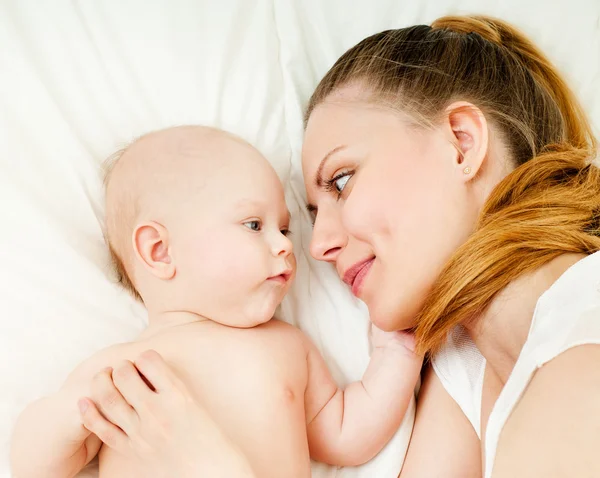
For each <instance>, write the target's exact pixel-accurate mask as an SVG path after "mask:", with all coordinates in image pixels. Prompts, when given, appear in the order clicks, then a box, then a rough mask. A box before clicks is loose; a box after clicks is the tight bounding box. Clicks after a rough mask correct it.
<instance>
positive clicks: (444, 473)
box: [400, 366, 482, 478]
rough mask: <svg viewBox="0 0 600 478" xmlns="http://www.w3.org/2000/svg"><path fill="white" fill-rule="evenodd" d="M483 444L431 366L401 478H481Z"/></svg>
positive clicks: (425, 378) (421, 392) (425, 381)
mask: <svg viewBox="0 0 600 478" xmlns="http://www.w3.org/2000/svg"><path fill="white" fill-rule="evenodd" d="M481 476H482V470H481V444H480V441H479V437H478V436H477V434H476V433H475V430H474V429H473V426H472V425H471V422H469V420H468V419H467V417H466V416H465V414H464V413H463V412H462V410H461V409H460V407H459V406H458V404H457V403H456V402H455V401H454V400H453V399H452V397H451V396H450V395H449V394H448V392H446V390H445V389H444V387H443V385H442V383H441V382H440V379H439V378H438V377H437V376H436V375H435V372H434V371H433V369H432V368H431V366H429V367H428V368H427V370H426V372H425V376H424V379H423V384H422V385H421V390H420V392H419V396H418V398H417V414H416V417H415V425H414V428H413V433H412V437H411V440H410V445H409V447H408V452H407V455H406V459H405V461H404V466H403V468H402V472H401V473H400V478H481Z"/></svg>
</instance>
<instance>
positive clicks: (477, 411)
mask: <svg viewBox="0 0 600 478" xmlns="http://www.w3.org/2000/svg"><path fill="white" fill-rule="evenodd" d="M595 146H596V145H595V140H594V138H593V135H592V133H591V130H590V127H589V125H588V122H587V120H586V118H585V115H584V113H583V111H582V109H581V108H580V106H579V104H578V103H577V101H576V99H575V98H574V96H573V95H572V93H571V92H570V90H569V89H568V87H567V86H566V85H565V83H564V82H563V80H562V79H561V78H560V76H559V75H558V73H557V72H556V71H555V69H554V68H553V67H552V65H551V64H550V63H549V62H548V60H547V59H546V58H545V57H544V56H543V55H542V54H541V53H540V52H539V51H538V50H537V49H536V48H535V47H534V46H533V45H532V44H531V43H530V42H529V41H528V40H527V39H526V38H525V37H524V36H522V35H521V34H520V33H519V32H517V31H515V30H514V29H513V28H512V27H510V26H509V25H507V24H505V23H503V22H500V21H497V20H494V19H489V18H484V17H446V18H442V19H440V20H437V21H436V22H434V23H433V24H432V26H431V27H429V26H416V27H410V28H405V29H400V30H394V31H388V32H382V33H380V34H377V35H373V36H372V37H369V38H367V39H365V40H363V41H362V42H360V43H359V44H358V45H356V46H355V47H353V48H352V49H350V50H349V51H348V52H346V53H345V54H344V55H343V56H342V57H341V58H340V59H339V60H338V61H337V62H336V64H335V65H334V66H333V67H332V68H331V70H330V71H329V72H328V73H327V75H326V76H325V77H324V78H323V80H322V81H321V83H320V84H319V86H318V87H317V89H316V91H315V93H314V94H313V96H312V98H311V100H310V103H309V106H308V111H307V114H306V137H305V144H304V151H303V168H304V176H305V184H306V189H307V196H308V200H309V206H308V207H309V210H310V211H311V212H312V213H313V215H314V218H315V225H314V234H313V240H312V244H311V254H312V255H313V256H314V257H315V258H316V259H319V260H323V261H327V262H330V263H332V264H333V265H334V266H335V267H336V269H337V271H338V273H339V275H340V277H341V278H344V277H346V278H347V277H348V275H347V274H346V272H347V271H348V270H350V269H351V268H353V270H354V271H356V270H357V269H360V271H359V273H358V274H353V275H352V276H353V277H352V280H350V281H349V282H350V284H349V285H350V286H351V287H352V290H353V292H354V293H355V294H356V295H357V296H358V297H359V298H361V299H362V300H363V301H364V302H365V303H366V304H367V306H368V308H369V313H370V316H371V320H372V321H373V322H374V323H375V324H376V325H377V326H379V327H380V328H383V329H385V330H414V331H415V334H416V338H417V343H418V346H419V347H420V349H421V351H423V352H431V353H432V354H434V355H433V359H432V365H433V367H432V368H430V369H429V370H427V371H426V372H425V377H424V382H423V386H422V388H421V391H420V394H419V399H418V407H417V417H416V422H415V429H414V432H413V437H412V440H411V444H410V448H409V451H408V455H407V458H406V461H405V465H404V468H403V470H402V473H401V476H402V477H409V478H413V477H431V476H444V477H456V478H458V477H460V478H464V477H466V476H469V477H470V476H473V477H475V476H481V470H482V469H483V470H485V476H486V477H488V476H492V470H493V476H494V477H495V478H496V477H511V478H512V477H516V476H569V477H570V476H600V463H599V462H598V461H597V460H596V459H595V457H596V450H597V449H598V446H600V436H599V435H598V434H597V429H598V427H600V414H598V413H597V404H596V402H597V400H596V398H595V397H597V396H599V394H600V371H599V368H598V367H597V365H595V364H597V363H598V359H600V347H599V346H598V344H600V288H599V287H600V255H599V254H595V253H596V252H597V251H598V250H600V172H599V170H598V169H597V168H596V167H595V166H593V165H592V164H591V160H592V159H593V158H594V157H595V154H596V150H595ZM139 367H140V370H141V372H142V373H143V374H144V375H145V376H146V377H148V378H149V380H150V381H151V382H153V381H154V380H157V381H159V382H161V381H162V382H164V381H170V382H172V383H176V379H175V378H174V377H173V374H172V372H170V371H169V370H168V368H167V367H166V366H165V364H164V363H163V362H162V361H161V360H160V358H159V357H156V356H154V357H153V358H152V360H150V361H146V362H141V363H140V364H139ZM106 383H107V387H110V386H111V383H110V381H109V380H107V381H106ZM131 387H132V390H131V391H128V394H133V395H135V396H138V397H144V396H146V397H148V399H149V400H152V403H153V404H154V409H155V410H156V412H155V413H140V428H139V430H140V432H139V433H138V434H137V435H136V436H135V437H123V436H122V438H123V443H124V444H125V445H122V446H131V445H134V448H135V447H136V446H138V445H139V444H140V443H144V444H143V445H142V448H144V447H145V448H146V449H147V450H150V449H152V450H155V449H160V446H161V445H160V444H161V443H162V442H161V441H160V439H158V438H156V436H154V437H153V438H151V435H149V434H148V433H147V432H146V431H147V430H156V428H155V427H153V426H152V423H153V422H152V420H154V418H152V417H156V416H158V417H161V418H158V421H159V422H160V423H162V424H167V425H168V427H169V428H170V430H171V431H170V432H169V433H170V435H168V436H171V435H173V434H174V435H175V439H171V440H170V441H169V443H170V444H171V445H172V446H171V447H169V446H166V447H165V450H168V449H172V450H177V446H176V444H177V443H178V441H177V439H176V437H177V433H181V434H182V435H181V436H186V441H189V436H187V431H186V430H190V431H193V430H196V432H195V433H198V431H197V430H198V429H200V430H202V432H201V433H200V435H199V438H198V439H199V440H200V441H201V442H203V443H206V442H207V441H208V442H210V439H209V438H207V437H211V438H212V437H213V436H214V437H220V435H219V433H218V428H217V427H216V426H215V425H210V422H208V421H207V420H206V419H204V418H203V417H202V411H201V409H199V408H198V407H197V406H196V405H195V404H193V403H192V402H191V401H190V400H188V401H187V402H186V403H190V407H189V409H188V410H181V408H182V407H172V409H169V406H168V405H169V403H170V402H169V398H168V396H169V395H172V394H176V395H177V396H179V397H187V392H186V391H185V390H184V389H183V387H181V386H180V385H170V386H169V387H170V388H172V390H173V392H172V393H170V394H167V395H166V398H163V397H161V395H160V394H158V395H157V394H153V392H151V391H150V389H148V387H146V386H145V385H144V384H143V383H142V382H141V380H140V382H139V383H137V384H131ZM169 387H167V388H169ZM163 389H164V387H163ZM130 401H131V400H130ZM178 403H181V400H180V401H178ZM122 405H123V406H125V404H122ZM89 413H90V415H89V416H88V417H86V418H85V420H86V423H88V424H89V427H90V428H91V429H93V430H94V431H96V432H97V434H98V435H99V436H100V437H101V438H102V435H103V434H104V433H106V430H108V429H109V428H110V426H111V425H110V424H109V423H108V422H106V421H104V420H102V419H101V417H100V416H99V414H98V413H97V411H95V410H92V411H90V412H89ZM92 414H93V415H92ZM184 417H193V418H194V419H197V420H200V422H199V424H198V425H197V426H194V427H187V428H182V427H180V426H179V425H178V424H180V423H183V420H185V418H184ZM165 436H167V435H165ZM182 442H183V441H182ZM165 443H166V442H165ZM115 446H119V444H117V443H115ZM199 446H200V445H199ZM211 446H212V448H211V450H213V449H214V450H216V452H215V453H212V452H211V453H210V454H209V455H210V456H205V455H202V456H196V455H194V454H193V453H192V454H190V455H185V458H184V457H183V456H181V453H183V452H181V453H179V455H178V456H175V455H172V456H171V455H168V452H167V451H163V452H161V453H162V454H161V455H160V456H159V458H158V461H159V462H160V463H162V464H163V465H165V466H166V468H165V469H166V470H168V469H169V466H171V467H173V466H175V464H176V463H182V462H183V463H188V464H190V470H194V471H195V472H196V473H200V472H201V470H204V469H205V467H208V466H211V464H212V466H215V467H216V469H218V470H220V472H221V473H223V475H224V476H225V475H227V476H236V475H235V474H233V473H237V474H238V475H239V476H252V475H251V472H250V471H248V470H247V469H246V467H245V464H244V459H243V457H242V456H241V455H239V454H236V453H235V452H234V451H232V448H230V447H229V445H228V444H227V442H226V439H225V438H221V439H220V441H218V442H216V444H213V445H211ZM136 449H138V450H139V449H140V448H136ZM217 452H218V453H217ZM218 454H219V456H221V457H226V459H223V460H219V458H218V456H217V455H218ZM169 456H171V458H169ZM212 458H214V459H212ZM432 458H434V459H432ZM211 459H212V461H211ZM190 460H193V461H190ZM232 463H233V465H232V466H234V467H235V468H236V469H237V470H242V469H243V470H244V471H226V467H227V466H229V464H232ZM203 467H204V468H203ZM171 469H173V468H171ZM228 473H229V474H228ZM244 473H247V474H248V475H244ZM190 476H195V475H193V472H192V473H191V475H190ZM211 476H216V475H211Z"/></svg>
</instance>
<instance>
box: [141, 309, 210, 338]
mask: <svg viewBox="0 0 600 478" xmlns="http://www.w3.org/2000/svg"><path fill="white" fill-rule="evenodd" d="M199 322H211V321H210V320H209V319H207V318H206V317H203V316H201V315H198V314H195V313H194V312H189V311H186V310H167V311H159V312H152V311H148V327H147V328H146V330H144V332H142V335H141V336H140V338H142V339H145V338H148V337H151V336H153V335H156V334H158V333H161V332H164V331H165V330H169V329H172V328H175V327H181V326H182V325H189V324H193V323H199Z"/></svg>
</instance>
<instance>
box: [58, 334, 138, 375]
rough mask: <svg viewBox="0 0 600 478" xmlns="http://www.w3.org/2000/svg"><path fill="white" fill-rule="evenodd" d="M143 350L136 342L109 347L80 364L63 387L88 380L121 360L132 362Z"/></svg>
mask: <svg viewBox="0 0 600 478" xmlns="http://www.w3.org/2000/svg"><path fill="white" fill-rule="evenodd" d="M142 351H143V349H142V348H141V347H140V346H139V344H137V343H136V342H127V343H121V344H116V345H111V346H110V347H107V348H105V349H102V350H99V351H98V352H96V353H95V354H94V355H92V356H90V357H88V358H87V359H85V360H84V361H83V362H81V363H80V364H79V365H78V366H77V367H76V368H75V369H74V370H73V371H72V372H71V373H70V374H69V376H68V378H67V380H66V382H65V385H69V384H73V383H78V382H82V381H87V380H90V379H91V378H93V377H94V375H96V374H97V373H98V372H100V371H101V370H103V369H105V368H107V367H113V368H114V367H115V366H116V365H118V364H119V362H121V361H122V360H134V359H135V358H136V357H137V355H139V353H141V352H142Z"/></svg>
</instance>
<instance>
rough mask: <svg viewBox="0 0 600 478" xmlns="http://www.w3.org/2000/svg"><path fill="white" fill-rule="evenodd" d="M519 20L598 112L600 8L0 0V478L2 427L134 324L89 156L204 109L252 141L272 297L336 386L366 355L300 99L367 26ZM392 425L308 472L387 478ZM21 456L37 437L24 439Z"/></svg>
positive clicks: (434, 1) (440, 2) (397, 450)
mask: <svg viewBox="0 0 600 478" xmlns="http://www.w3.org/2000/svg"><path fill="white" fill-rule="evenodd" d="M472 12H477V13H491V14H494V15H497V16H500V17H502V18H505V19H507V20H510V21H512V22H514V23H515V24H517V25H519V26H521V27H522V28H523V29H524V30H525V31H526V32H527V33H529V34H530V35H531V36H532V37H533V38H534V39H535V40H536V41H538V43H539V44H540V46H541V47H542V48H543V49H544V50H545V51H546V52H547V53H548V54H549V56H550V57H551V58H552V59H553V60H554V61H555V62H556V63H557V64H558V65H559V67H560V68H561V70H563V71H564V72H565V74H566V75H567V77H568V79H569V80H570V81H571V84H572V85H573V86H574V88H575V90H576V91H577V93H578V94H579V95H580V97H581V98H582V100H583V102H584V105H585V106H586V108H587V110H588V112H589V113H590V114H592V115H593V118H594V120H595V124H596V125H600V93H599V91H600V88H599V86H600V84H599V83H600V32H599V24H600V23H599V21H598V19H599V16H600V6H599V4H598V3H597V2H596V1H595V0H587V1H586V0H573V1H570V2H569V6H568V15H566V14H565V11H564V7H562V6H560V5H554V4H548V3H547V2H545V1H542V0H536V1H534V2H529V3H526V2H523V1H521V0H507V1H505V2H502V3H499V4H497V5H495V4H494V5H492V4H491V3H490V5H486V6H482V5H481V2H479V1H476V0H470V1H466V0H421V1H420V2H412V1H408V0H407V1H404V2H402V1H398V0H360V1H355V2H352V3H351V4H350V3H349V2H347V1H344V0H327V2H323V1H320V0H302V1H300V0H298V1H285V0H255V1H253V2H248V1H247V0H219V1H218V2H215V1H211V0H175V1H168V0H155V1H152V2H144V1H142V0H124V1H116V0H115V1H104V2H91V1H77V2H72V1H67V0H55V1H54V2H52V3H51V4H50V3H47V2H35V1H33V0H29V1H28V0H20V1H18V2H17V1H16V0H15V1H12V2H11V1H7V2H3V3H2V5H1V6H0V45H3V47H2V48H0V72H1V73H0V145H2V148H1V149H0V207H1V208H2V209H1V215H0V220H1V222H0V232H1V234H0V237H1V242H0V261H1V264H2V267H1V268H0V300H1V302H0V303H2V304H3V314H2V317H3V318H2V319H1V321H0V327H1V330H0V362H1V363H3V372H2V374H1V375H0V390H2V395H1V401H0V476H9V471H8V462H7V453H8V443H9V437H10V430H11V428H12V425H13V423H14V420H15V419H16V416H17V414H18V413H19V412H20V410H21V409H22V408H23V407H24V406H25V405H26V404H27V403H28V402H30V401H31V400H33V399H35V398H37V397H39V396H41V395H45V394H48V393H51V392H52V391H54V390H56V389H57V388H58V387H59V386H60V384H61V383H62V381H63V380H64V378H65V377H66V375H67V374H68V372H69V371H70V370H71V369H72V368H74V367H75V366H76V365H77V364H78V363H79V362H80V361H81V360H83V359H84V358H86V357H87V356H89V355H91V354H92V353H94V352H95V351H97V350H98V349H100V348H103V347H105V346H107V345H110V344H112V343H115V342H119V341H126V340H130V339H132V338H134V337H135V336H136V335H137V334H138V333H139V331H140V330H141V329H142V328H143V327H144V325H145V320H146V314H145V311H144V310H143V308H142V307H140V306H139V304H137V303H136V302H135V301H133V300H132V299H131V298H130V297H129V296H128V295H127V294H126V293H124V292H122V291H121V290H120V289H119V288H118V287H117V286H115V285H114V283H112V282H111V280H110V269H109V267H108V264H109V261H108V254H107V251H106V247H105V245H104V242H103V239H102V217H103V194H102V186H101V173H100V168H99V165H100V163H101V161H102V160H103V159H104V158H105V157H106V156H108V155H109V154H110V153H112V152H113V151H114V150H116V149H118V148H119V147H121V146H123V145H124V144H125V143H127V142H129V141H130V140H131V139H133V138H134V137H136V136H138V135H140V134H142V133H144V132H147V131H149V130H154V129H158V128H163V127H166V126H170V125H175V124H187V123H201V124H211V125H214V126H217V127H221V128H224V129H227V130H230V131H232V132H234V133H237V134H239V135H241V136H242V137H244V138H245V139H247V140H249V141H250V142H251V143H253V144H254V145H256V146H257V147H258V148H259V149H260V150H261V151H262V152H263V153H264V154H265V155H266V156H267V158H268V159H269V160H270V161H271V162H272V164H273V165H274V166H275V168H276V170H277V172H278V173H279V175H280V177H281V178H282V180H283V181H284V183H285V184H286V187H287V198H288V202H289V206H290V209H291V211H292V214H293V215H294V220H293V223H292V230H293V232H294V233H295V234H294V235H293V236H292V237H293V240H294V242H295V247H296V255H297V257H298V264H299V265H298V278H297V280H296V283H295V286H294V288H293V290H292V292H291V293H290V295H289V296H288V298H287V299H286V300H285V301H284V304H283V306H282V315H283V318H284V319H286V320H288V321H290V322H292V323H294V324H296V325H298V326H299V327H301V328H302V329H303V330H304V331H305V332H306V333H307V334H309V335H310V336H311V337H312V338H313V340H314V341H315V343H316V344H317V346H318V347H319V348H320V349H321V351H322V352H323V354H324V356H325V359H326V360H327V362H328V364H329V365H330V367H331V369H332V372H333V374H334V376H335V378H336V379H337V380H338V381H339V382H340V384H344V383H347V382H348V381H350V380H355V379H358V378H360V376H361V375H362V373H363V371H364V368H365V366H366V363H367V361H368V352H369V349H368V340H367V330H368V319H367V315H366V310H365V308H364V306H363V305H362V304H360V303H359V302H358V301H356V300H355V299H353V298H352V296H351V295H350V294H349V292H348V290H347V289H346V287H344V286H343V285H342V284H341V283H340V282H339V280H338V278H337V276H336V274H335V271H334V270H333V268H331V267H330V266H328V265H327V264H322V263H318V262H316V261H314V260H312V259H311V258H310V257H309V254H308V244H309V241H310V232H311V227H310V223H309V219H308V217H307V215H306V214H305V212H304V191H303V185H302V176H301V169H300V147H301V141H302V110H303V108H304V106H305V104H306V102H307V100H308V97H309V95H310V94H311V92H312V90H313V89H314V87H315V86H316V83H317V82H318V80H319V79H320V77H321V76H322V75H323V74H324V73H325V71H326V70H327V68H328V67H329V66H331V64H333V62H334V61H335V59H336V58H337V57H338V56H339V55H340V54H341V53H343V52H344V51H345V50H346V49H347V48H349V47H351V46H352V45H353V44H354V43H356V42H357V41H359V40H361V39H362V38H364V37H366V36H367V35H369V34H371V33H375V32H377V31H380V30H383V29H385V28H392V27H402V26H406V25H410V24H414V23H429V22H431V21H432V20H433V19H434V18H436V17H438V16H440V15H443V14H448V13H472ZM412 412H414V409H411V413H409V414H408V416H407V423H406V426H405V427H404V428H403V429H402V430H401V431H400V432H399V433H398V434H397V435H396V437H395V438H394V440H393V442H392V443H391V444H390V445H389V446H388V447H387V448H386V450H385V451H384V452H383V453H381V454H380V455H379V456H378V457H377V458H376V459H374V460H372V461H371V462H370V463H369V464H367V465H365V466H363V467H360V468H357V469H352V468H345V469H343V470H337V469H336V468H334V467H327V466H324V465H320V464H315V467H314V476H317V477H326V476H327V477H333V476H335V477H343V478H349V477H352V478H354V477H369V478H370V477H374V476H376V477H377V478H387V477H390V478H392V477H395V476H397V474H398V470H399V469H400V466H401V463H402V460H403V457H404V452H405V450H406V444H407V442H408V439H409V436H410V423H411V421H412V417H413V415H412ZM33 453H34V452H33Z"/></svg>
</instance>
